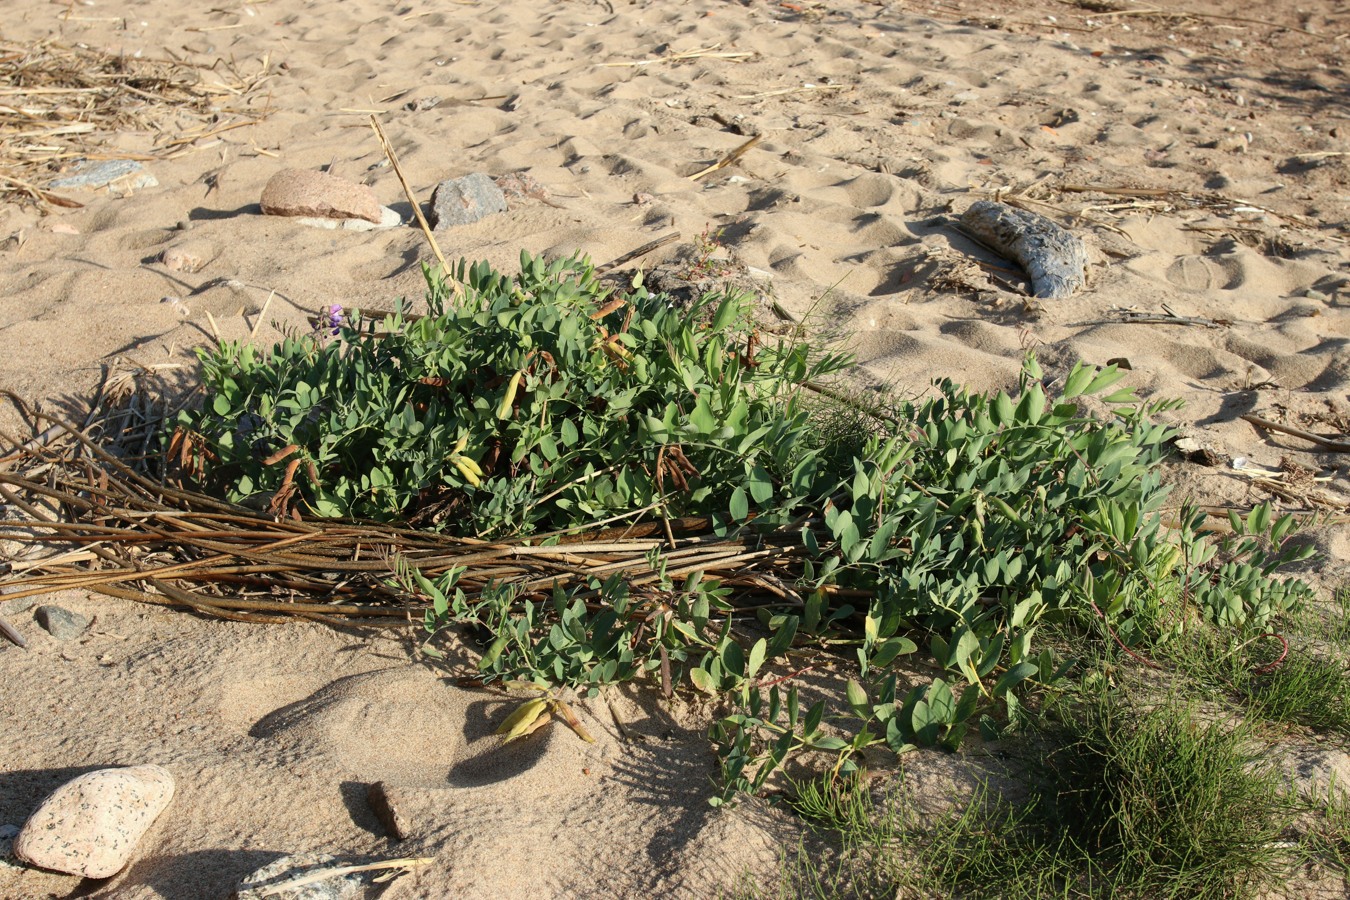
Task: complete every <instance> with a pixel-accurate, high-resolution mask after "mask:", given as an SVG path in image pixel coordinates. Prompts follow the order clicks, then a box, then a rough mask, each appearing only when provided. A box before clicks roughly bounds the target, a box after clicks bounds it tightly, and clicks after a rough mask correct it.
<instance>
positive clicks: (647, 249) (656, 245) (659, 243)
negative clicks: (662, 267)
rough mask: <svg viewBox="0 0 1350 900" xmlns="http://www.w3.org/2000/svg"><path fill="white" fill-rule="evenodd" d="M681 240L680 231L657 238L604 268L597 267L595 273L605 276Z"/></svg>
mask: <svg viewBox="0 0 1350 900" xmlns="http://www.w3.org/2000/svg"><path fill="white" fill-rule="evenodd" d="M679 239H680V233H679V232H678V231H672V232H671V233H670V234H665V235H662V236H661V237H659V238H657V239H656V240H654V241H648V242H647V243H645V244H643V245H642V246H641V247H638V248H637V249H636V250H630V251H628V252H627V253H625V254H624V255H623V256H620V257H619V258H618V259H614V260H611V261H609V262H607V263H605V264H604V265H603V266H596V267H595V273H596V274H597V275H603V274H605V273H606V272H609V271H611V270H613V269H617V268H618V267H619V266H623V265H627V264H628V263H630V262H632V261H633V260H635V259H637V258H638V257H641V256H646V255H647V254H648V253H651V252H652V251H653V250H659V249H661V248H662V247H664V246H665V245H666V244H669V243H671V242H672V241H678V240H679Z"/></svg>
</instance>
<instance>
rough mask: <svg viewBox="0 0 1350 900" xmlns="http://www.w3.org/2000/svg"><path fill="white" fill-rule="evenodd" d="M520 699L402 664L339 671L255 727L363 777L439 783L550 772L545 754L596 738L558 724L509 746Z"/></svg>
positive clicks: (572, 750)
mask: <svg viewBox="0 0 1350 900" xmlns="http://www.w3.org/2000/svg"><path fill="white" fill-rule="evenodd" d="M519 702H521V701H520V700H519V699H516V698H510V699H508V698H504V697H501V696H500V695H495V694H489V693H486V692H484V691H481V690H466V689H463V688H459V687H456V686H454V685H452V684H447V683H446V682H445V680H444V679H442V678H440V677H438V676H437V675H436V674H435V673H434V672H432V671H430V670H429V669H427V668H426V667H424V666H420V665H410V666H400V667H398V668H394V669H384V670H381V671H378V672H368V673H364V674H360V675H349V676H347V677H345V678H339V679H338V680H337V681H334V682H331V683H330V684H328V685H326V686H324V687H322V688H320V689H319V690H318V691H316V692H314V693H313V694H311V695H310V696H308V697H306V698H305V699H303V700H300V701H299V702H296V703H292V704H290V705H288V706H283V707H281V708H280V709H277V710H274V711H273V712H271V713H269V714H267V715H266V716H264V717H263V718H262V719H260V720H259V721H258V722H257V723H255V724H254V726H253V727H252V729H250V731H249V734H250V735H251V736H252V737H255V738H261V739H265V740H272V741H276V742H278V743H281V744H286V745H291V746H292V747H295V748H296V749H298V750H300V751H301V752H304V753H307V754H310V753H312V754H317V755H322V756H324V757H327V758H329V759H331V760H332V761H333V762H334V763H335V764H336V766H338V767H339V768H340V769H342V770H343V771H344V774H346V775H348V776H350V777H352V778H354V779H356V780H359V781H365V782H372V781H386V782H389V783H392V784H396V785H400V786H406V787H429V788H434V787H481V786H485V785H489V784H494V783H498V782H503V781H507V780H509V779H513V778H517V777H520V776H524V775H527V774H532V779H527V780H533V778H545V779H546V778H547V777H548V775H547V771H543V770H547V769H548V768H549V766H542V767H540V771H535V767H536V765H537V764H538V763H539V762H540V760H542V759H543V758H544V756H545V755H549V756H551V757H552V756H554V755H556V753H555V751H558V752H561V753H563V754H564V755H568V754H583V753H585V752H586V751H585V750H583V749H582V748H583V747H587V746H593V745H583V744H581V742H579V741H576V740H575V739H573V740H567V741H559V740H558V733H559V731H560V728H559V727H558V726H557V724H556V723H554V724H552V725H549V726H548V727H545V728H542V729H540V730H539V731H537V732H535V733H534V734H532V735H529V736H528V737H525V738H522V739H520V740H518V741H515V742H513V743H511V744H508V745H503V744H502V743H501V740H500V738H498V737H497V736H496V734H495V729H496V726H497V725H498V723H500V722H501V720H502V719H503V718H505V716H506V715H507V714H508V712H509V710H510V709H512V708H514V707H515V706H516V705H517V704H518V703H519ZM579 766H580V764H579V763H578V768H579ZM522 789H524V788H522Z"/></svg>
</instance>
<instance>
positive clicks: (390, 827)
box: [366, 781, 412, 841]
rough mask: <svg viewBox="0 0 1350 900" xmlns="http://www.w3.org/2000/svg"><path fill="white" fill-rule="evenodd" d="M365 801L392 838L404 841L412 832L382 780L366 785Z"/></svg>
mask: <svg viewBox="0 0 1350 900" xmlns="http://www.w3.org/2000/svg"><path fill="white" fill-rule="evenodd" d="M366 802H367V803H369V804H370V808H371V809H372V810H374V811H375V818H377V819H379V820H380V824H381V825H383V826H384V827H385V829H386V830H387V831H388V832H389V834H390V835H392V836H393V838H394V840H398V841H406V840H407V839H408V837H409V835H411V834H412V828H410V827H409V826H408V820H407V819H406V818H404V816H403V813H402V812H401V811H400V810H399V808H398V807H397V806H396V805H395V804H394V798H393V797H391V796H390V795H389V788H388V787H387V786H386V785H385V783H384V782H383V781H377V782H375V783H374V784H372V785H369V786H367V787H366Z"/></svg>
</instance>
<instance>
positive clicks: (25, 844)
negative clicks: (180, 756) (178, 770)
mask: <svg viewBox="0 0 1350 900" xmlns="http://www.w3.org/2000/svg"><path fill="white" fill-rule="evenodd" d="M173 787H174V785H173V776H172V775H170V774H169V771H168V770H167V769H165V768H163V767H162V766H154V765H148V766H130V767H128V768H123V769H100V770H98V771H96V772H89V773H87V774H84V775H81V776H80V777H79V778H76V779H74V780H72V781H67V782H66V783H65V784H63V785H61V786H60V787H59V788H57V789H56V790H55V791H53V792H52V793H51V796H49V797H48V798H47V799H46V800H43V801H42V804H41V805H40V806H38V808H37V811H36V812H34V813H33V814H32V815H31V816H29V817H28V821H27V822H26V823H24V826H23V829H22V830H20V832H19V835H18V837H16V838H15V839H14V855H15V856H16V857H18V858H19V859H21V860H23V861H24V862H26V863H29V864H31V865H34V866H39V867H41V868H43V869H51V870H52V871H55V872H65V873H66V874H69V875H82V876H84V877H85V878H107V877H109V876H111V875H115V874H116V873H117V872H119V871H121V869H122V868H123V867H124V866H125V865H126V864H127V861H128V860H130V859H131V854H132V852H133V851H134V850H135V849H136V844H137V843H138V842H139V841H140V839H141V838H142V837H144V836H145V833H146V831H148V830H149V829H150V826H151V825H152V824H154V821H155V819H156V818H158V817H159V814H160V813H162V812H163V811H164V809H165V807H167V806H168V805H169V801H170V800H172V799H173Z"/></svg>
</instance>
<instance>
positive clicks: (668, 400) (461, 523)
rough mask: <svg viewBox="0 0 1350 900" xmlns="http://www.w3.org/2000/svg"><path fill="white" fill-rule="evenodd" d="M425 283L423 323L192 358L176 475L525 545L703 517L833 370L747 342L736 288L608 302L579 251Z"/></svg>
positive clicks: (789, 442) (399, 314) (820, 359)
mask: <svg viewBox="0 0 1350 900" xmlns="http://www.w3.org/2000/svg"><path fill="white" fill-rule="evenodd" d="M454 278H455V279H456V283H458V284H460V285H462V290H463V298H462V299H460V300H459V302H453V303H452V302H450V300H451V296H452V295H451V290H450V288H449V286H448V284H447V282H446V281H444V280H441V279H439V278H436V277H434V276H432V274H431V273H430V272H428V284H429V292H428V296H427V304H428V308H429V314H428V315H426V316H420V317H419V316H413V315H411V314H410V313H409V312H408V311H407V310H406V309H405V308H404V306H403V305H402V304H400V305H399V308H398V309H397V310H396V311H395V312H393V313H392V314H389V315H386V316H384V317H383V318H382V319H364V318H362V317H361V316H360V314H359V313H353V314H352V316H351V318H350V320H349V321H348V322H347V323H345V324H344V325H343V326H342V327H340V328H339V337H340V340H338V341H336V342H326V341H323V340H321V339H320V338H316V337H309V336H303V337H293V338H289V339H287V340H285V341H283V342H281V343H279V344H277V345H276V346H275V347H274V348H273V349H272V350H271V352H270V353H267V354H262V353H259V352H258V351H257V350H255V349H254V348H253V347H251V346H248V345H241V344H238V343H230V342H227V343H223V344H221V345H220V346H219V347H218V348H216V349H214V350H210V351H203V352H202V354H201V357H202V381H203V384H204V387H205V389H206V395H207V400H206V402H205V403H204V404H203V406H202V408H201V409H200V410H192V411H185V412H184V413H183V414H182V415H181V416H180V418H179V420H178V423H177V431H176V436H175V441H176V446H175V449H180V450H181V449H182V448H186V450H185V451H184V452H180V453H179V454H178V456H179V457H180V458H181V459H182V460H184V461H190V463H191V464H190V465H189V467H188V468H189V473H188V474H191V475H197V476H199V477H200V478H201V479H202V480H203V481H204V483H205V484H206V485H208V486H210V487H212V488H213V489H215V490H218V491H220V492H222V493H223V494H224V495H225V496H226V497H228V498H229V499H230V500H233V501H236V502H241V503H254V504H259V505H261V504H267V505H268V506H269V507H270V508H271V509H272V510H273V511H275V512H277V513H280V514H285V513H286V512H288V511H289V510H291V509H296V508H300V509H304V510H306V511H308V512H309V513H311V514H314V515H319V516H358V517H367V518H375V519H382V520H394V519H401V518H409V517H411V518H414V519H417V520H419V521H434V522H435V523H436V524H437V526H438V527H440V528H443V529H446V530H451V531H453V532H456V533H466V534H472V535H480V536H487V535H500V534H528V533H531V532H532V531H535V530H539V529H544V530H551V529H558V528H567V527H572V526H577V525H587V524H591V523H593V522H595V521H598V520H602V519H605V518H607V517H610V516H613V515H615V514H624V513H628V512H632V511H635V510H643V509H659V510H661V511H662V512H663V513H664V514H669V515H681V514H683V513H685V512H686V511H698V510H712V511H715V513H714V514H715V515H717V516H718V517H719V519H720V521H721V522H722V523H723V524H724V525H729V524H731V522H732V520H733V519H734V515H731V516H729V515H728V503H729V502H732V505H731V511H732V512H733V513H734V511H735V510H736V509H737V508H738V506H744V499H743V498H746V497H751V496H753V497H756V498H759V499H761V500H762V499H764V498H765V497H767V496H769V495H771V494H772V493H773V481H774V479H773V477H772V475H771V474H770V473H771V472H774V471H778V470H781V469H782V468H783V467H784V466H785V465H786V463H787V459H788V454H789V453H790V448H791V447H792V446H794V444H795V443H796V441H795V438H796V437H797V435H798V434H799V433H800V432H801V431H802V430H803V429H804V426H805V416H806V413H805V411H804V410H803V409H802V407H801V404H800V403H799V402H798V401H797V400H796V399H795V398H794V396H793V393H792V390H791V389H792V388H793V387H794V386H795V385H799V384H801V383H802V382H804V381H806V380H810V379H815V378H821V377H824V376H827V375H828V374H829V373H831V372H834V371H838V370H839V369H840V368H841V367H842V366H843V365H844V364H845V360H844V359H843V358H842V357H838V356H828V355H822V354H817V353H815V352H813V351H811V350H810V348H808V347H805V346H800V345H798V346H787V345H774V346H769V347H763V348H758V349H757V350H754V351H750V350H748V348H749V345H750V336H751V334H752V329H751V328H750V326H749V324H748V317H747V312H746V311H747V302H748V299H747V297H745V296H744V295H741V294H735V293H725V294H719V295H708V296H707V297H705V298H704V299H703V300H702V301H701V302H700V303H698V304H696V305H695V307H694V308H693V309H690V310H679V309H675V308H673V307H672V306H671V305H670V304H668V303H667V302H666V301H665V299H664V298H663V297H661V296H656V295H652V294H650V293H648V292H647V291H646V290H645V289H644V288H643V287H642V286H641V283H640V281H638V282H637V283H635V284H634V286H633V288H632V289H631V290H630V291H629V292H627V293H626V294H623V295H621V296H618V297H611V295H610V288H608V287H605V286H604V285H602V284H601V283H600V282H599V281H597V280H596V278H595V275H594V270H593V268H592V267H591V265H590V264H589V263H588V262H586V261H584V260H582V259H577V258H573V259H566V260H560V261H558V262H555V263H552V264H548V265H546V264H544V263H543V262H542V261H540V260H538V259H534V258H532V257H530V256H528V255H524V254H522V257H521V272H520V274H519V275H517V276H515V277H514V278H508V277H506V276H504V275H501V274H498V273H497V272H495V271H493V270H492V269H491V268H490V267H488V266H487V265H486V264H482V263H479V264H476V265H474V266H472V267H469V266H467V265H466V264H465V263H462V262H461V263H460V265H459V267H458V269H457V271H456V272H455V273H454Z"/></svg>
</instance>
